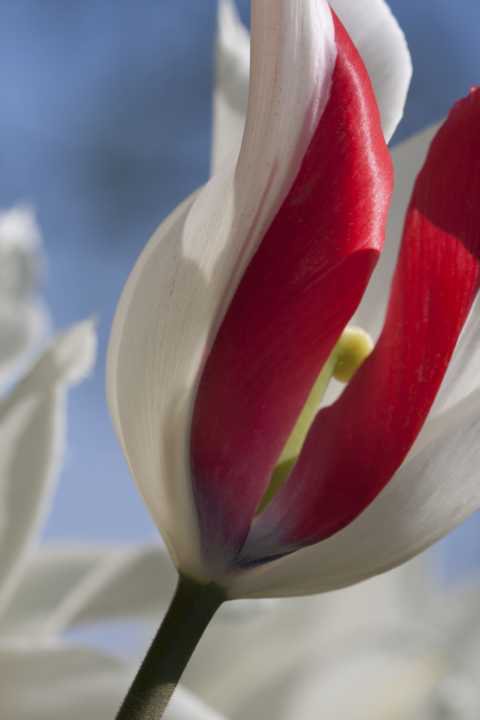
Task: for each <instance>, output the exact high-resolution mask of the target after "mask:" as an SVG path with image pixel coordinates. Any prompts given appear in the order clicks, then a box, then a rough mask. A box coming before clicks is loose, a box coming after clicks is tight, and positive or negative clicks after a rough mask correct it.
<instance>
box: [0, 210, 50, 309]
mask: <svg viewBox="0 0 480 720" xmlns="http://www.w3.org/2000/svg"><path fill="white" fill-rule="evenodd" d="M40 244H41V237H40V230H39V228H38V225H37V222H36V220H35V215H34V213H33V211H32V210H31V209H30V208H28V207H26V206H17V207H14V208H12V209H11V210H8V211H6V212H0V295H1V296H2V297H3V298H4V299H9V300H10V301H11V302H18V303H21V302H25V301H31V300H32V299H33V296H34V295H35V293H36V290H37V287H38V282H39V275H40V274H41V265H42V257H41V252H40Z"/></svg>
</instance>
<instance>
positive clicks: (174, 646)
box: [117, 576, 225, 720]
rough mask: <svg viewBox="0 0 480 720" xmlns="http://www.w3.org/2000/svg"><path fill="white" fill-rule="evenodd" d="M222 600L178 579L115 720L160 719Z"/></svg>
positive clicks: (217, 592)
mask: <svg viewBox="0 0 480 720" xmlns="http://www.w3.org/2000/svg"><path fill="white" fill-rule="evenodd" d="M224 600H225V594H224V592H223V590H222V589H221V588H220V587H218V586H217V585H214V584H209V585H200V584H199V583H197V582H195V581H193V580H190V579H188V578H184V577H182V576H180V578H179V581H178V586H177V590H176V592H175V595H174V598H173V600H172V603H171V605H170V608H169V610H168V612H167V614H166V615H165V618H164V620H163V622H162V624H161V626H160V629H159V631H158V633H157V635H156V637H155V639H154V641H153V643H152V645H151V647H150V650H149V651H148V653H147V656H146V657H145V660H144V661H143V664H142V666H141V668H140V670H139V671H138V674H137V676H136V678H135V680H134V681H133V685H132V687H131V688H130V690H129V692H128V695H127V697H126V698H125V700H124V702H123V705H122V707H121V708H120V711H119V713H118V715H117V720H159V719H160V718H161V717H163V713H164V711H165V708H166V707H167V705H168V702H169V700H170V698H171V696H172V693H173V691H174V690H175V687H176V686H177V683H178V681H179V680H180V677H181V676H182V673H183V671H184V669H185V667H186V665H187V663H188V661H189V660H190V657H191V655H192V653H193V651H194V650H195V647H196V646H197V643H198V641H199V640H200V638H201V636H202V635H203V633H204V631H205V629H206V627H207V625H208V624H209V622H210V620H211V619H212V617H213V616H214V614H215V612H216V611H217V610H218V608H219V607H220V605H221V604H222V602H223V601H224Z"/></svg>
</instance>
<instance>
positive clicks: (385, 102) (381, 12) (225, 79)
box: [212, 0, 412, 172]
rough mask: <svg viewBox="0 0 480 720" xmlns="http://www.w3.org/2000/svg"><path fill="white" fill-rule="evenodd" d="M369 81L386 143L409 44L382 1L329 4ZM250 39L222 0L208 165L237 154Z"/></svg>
mask: <svg viewBox="0 0 480 720" xmlns="http://www.w3.org/2000/svg"><path fill="white" fill-rule="evenodd" d="M330 4H331V6H332V7H333V9H334V10H335V12H337V13H338V15H339V17H340V19H341V20H342V22H343V24H344V25H345V27H346V28H347V30H348V32H349V34H350V36H351V38H352V40H353V41H354V43H355V44H356V46H357V48H358V50H359V51H360V54H361V55H362V58H363V61H364V63H365V65H366V67H367V70H368V73H369V75H370V78H371V80H372V84H373V87H374V89H375V94H376V96H377V102H378V104H379V108H380V113H381V116H382V124H383V129H384V133H385V138H386V140H387V142H388V141H389V140H390V138H391V137H392V135H393V133H394V131H395V129H396V127H397V125H398V123H399V122H400V120H401V118H402V115H403V108H404V105H405V100H406V96H407V92H408V87H409V85H410V78H411V75H412V64H411V60H410V54H409V52H408V47H407V43H406V41H405V37H404V35H403V32H402V30H401V29H400V27H399V25H398V23H397V21H396V20H395V18H394V17H393V15H392V13H391V11H390V9H389V7H388V5H387V4H386V3H385V2H384V1H383V0H364V2H361V3H360V2H358V0H332V1H331V3H330ZM248 76H249V38H248V32H247V30H246V28H245V27H244V26H243V24H242V23H241V20H240V18H239V16H238V12H237V10H236V6H235V4H234V2H233V0H220V2H219V15H218V33H217V67H216V86H215V95H214V131H213V144H212V167H213V171H214V172H217V171H218V170H219V168H220V167H221V166H222V165H223V163H224V162H225V161H226V159H227V158H228V157H230V156H231V155H232V154H235V153H237V152H238V148H239V147H240V143H241V139H242V132H243V125H244V118H245V113H246V109H247V97H248V79H249V78H248Z"/></svg>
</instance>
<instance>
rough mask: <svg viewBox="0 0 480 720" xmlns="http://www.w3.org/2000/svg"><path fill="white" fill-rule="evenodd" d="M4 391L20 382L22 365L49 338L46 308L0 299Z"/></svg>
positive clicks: (0, 363)
mask: <svg viewBox="0 0 480 720" xmlns="http://www.w3.org/2000/svg"><path fill="white" fill-rule="evenodd" d="M0 303H1V305H0V390H2V387H3V386H7V385H8V384H11V382H12V381H13V380H15V379H16V376H17V375H18V371H19V369H20V364H21V363H22V362H23V361H26V360H27V359H28V355H29V353H30V352H33V350H34V349H35V347H36V346H37V345H38V344H39V343H40V341H41V340H42V339H43V338H44V337H45V336H46V334H47V331H48V329H49V326H50V320H49V316H48V313H47V311H46V309H45V307H44V305H43V304H42V303H40V302H37V303H12V302H10V301H7V300H5V301H4V300H2V299H1V298H0Z"/></svg>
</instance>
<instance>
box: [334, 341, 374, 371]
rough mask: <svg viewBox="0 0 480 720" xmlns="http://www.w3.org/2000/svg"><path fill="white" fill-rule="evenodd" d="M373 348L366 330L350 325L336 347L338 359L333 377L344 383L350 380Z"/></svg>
mask: <svg viewBox="0 0 480 720" xmlns="http://www.w3.org/2000/svg"><path fill="white" fill-rule="evenodd" d="M372 350H373V341H372V338H371V337H370V335H369V334H368V333H366V332H365V330H362V329H361V328H357V327H348V328H347V329H346V330H344V331H343V333H342V336H341V338H340V340H339V341H338V344H337V347H336V352H337V361H336V363H335V368H334V370H333V377H334V378H335V379H336V380H339V381H340V382H343V383H348V382H350V380H351V379H352V377H353V376H354V375H355V373H356V372H357V370H358V368H359V367H360V366H361V365H362V364H363V363H364V362H365V360H366V359H367V357H368V356H369V355H370V353H371V352H372Z"/></svg>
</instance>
